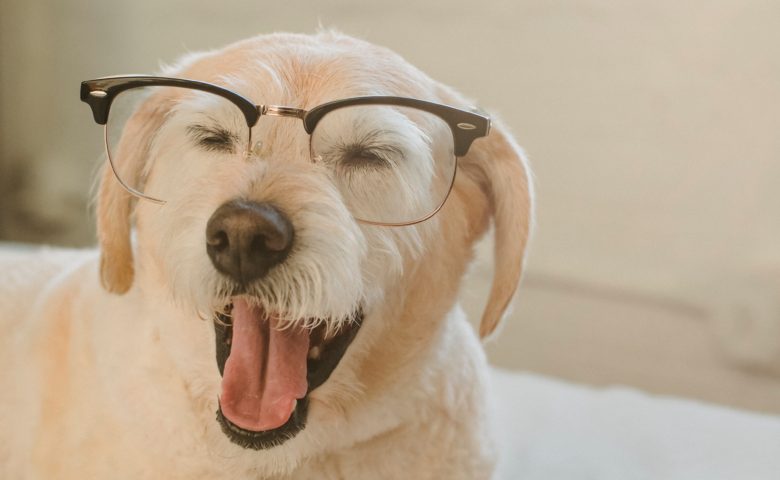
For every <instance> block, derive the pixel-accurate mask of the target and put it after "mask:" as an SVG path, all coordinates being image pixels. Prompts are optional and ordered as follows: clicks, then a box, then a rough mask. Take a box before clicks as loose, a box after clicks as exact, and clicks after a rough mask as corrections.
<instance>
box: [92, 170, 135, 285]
mask: <svg viewBox="0 0 780 480" xmlns="http://www.w3.org/2000/svg"><path fill="white" fill-rule="evenodd" d="M131 208H132V196H131V195H130V194H129V193H128V192H127V191H126V190H125V189H124V188H122V186H121V185H120V184H119V181H118V180H117V179H116V178H115V176H114V172H113V170H112V169H111V166H110V165H109V164H108V160H106V165H105V166H104V167H103V172H102V174H101V179H100V187H99V190H98V198H97V230H98V242H99V244H100V283H101V284H102V285H103V288H105V289H106V290H108V291H109V292H111V293H120V294H121V293H125V292H127V291H128V290H129V289H130V287H131V286H132V284H133V276H134V273H135V271H134V268H133V247H132V245H131V242H130V213H131Z"/></svg>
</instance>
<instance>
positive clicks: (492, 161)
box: [97, 33, 532, 451]
mask: <svg viewBox="0 0 780 480" xmlns="http://www.w3.org/2000/svg"><path fill="white" fill-rule="evenodd" d="M165 73H166V74H167V75H170V76H175V77H179V78H188V79H194V80H200V81H205V82H209V83H213V84H217V85H220V86H223V87H225V88H228V89H230V90H232V91H235V92H238V93H240V94H241V95H242V96H243V97H245V98H248V99H252V101H254V102H255V103H256V104H258V105H264V104H272V105H287V106H293V107H296V108H300V109H309V108H312V107H314V106H316V105H320V104H323V103H325V102H328V101H332V100H336V99H341V98H349V97H357V96H365V95H393V96H403V97H411V98H417V99H423V100H428V101H431V102H437V103H443V104H448V105H452V106H455V107H459V108H468V106H469V103H468V102H467V101H466V100H465V99H464V98H463V97H462V96H460V95H459V94H458V93H456V92H455V91H453V90H451V89H449V88H447V87H445V86H443V85H441V84H440V83H437V82H435V81H433V80H432V79H430V78H429V77H427V76H426V75H425V74H423V73H422V72H420V71H419V70H417V69H415V68H414V67H412V66H411V65H409V64H408V63H407V62H405V61H404V60H403V59H402V58H400V57H399V56H397V55H396V54H394V53H392V52H390V51H388V50H386V49H383V48H379V47H376V46H373V45H370V44H368V43H365V42H362V41H359V40H356V39H353V38H351V37H347V36H344V35H340V34H336V33H321V34H318V35H316V36H304V35H290V34H276V35H267V36H261V37H257V38H254V39H250V40H247V41H244V42H240V43H237V44H234V45H231V46H229V47H227V48H225V49H222V50H219V51H215V52H210V53H203V54H195V55H190V56H188V57H186V58H185V59H183V60H182V61H181V62H180V63H179V64H178V65H176V66H174V67H172V68H169V69H167V71H166V72H165ZM204 111H208V112H210V113H209V115H210V116H211V117H212V119H213V118H214V117H216V118H217V120H220V118H221V117H220V115H221V113H220V112H219V111H218V110H216V109H213V108H211V107H210V106H209V105H208V100H204V97H203V96H202V95H199V94H197V92H194V93H192V92H191V93H189V94H181V93H178V94H166V96H157V97H154V96H153V97H151V98H149V99H148V100H147V101H146V102H145V103H144V104H142V105H141V106H140V107H138V108H137V110H136V111H135V113H134V114H133V116H132V117H131V118H130V120H129V121H128V122H127V124H126V126H125V128H124V132H123V133H122V140H121V143H120V150H119V156H120V157H121V162H119V163H118V165H115V168H118V169H120V170H121V171H120V172H119V173H120V175H122V176H124V177H125V178H134V179H139V181H142V182H143V183H144V185H145V186H146V187H147V189H148V190H149V191H155V192H164V197H165V203H164V204H158V203H153V202H147V201H143V200H136V199H135V198H134V197H133V196H131V195H130V194H129V193H127V191H125V190H124V189H123V188H122V187H121V186H120V184H119V183H118V182H117V180H116V179H115V178H114V172H112V171H111V169H108V168H107V169H106V170H105V172H104V173H103V177H102V181H101V185H100V189H99V193H98V203H97V205H98V230H99V241H100V246H101V254H102V256H101V269H100V273H101V279H102V282H103V285H104V287H105V288H106V289H108V290H109V291H111V292H114V293H117V294H124V293H125V292H127V291H128V290H130V289H131V288H132V289H138V291H139V292H140V293H141V294H142V295H144V298H146V299H147V300H146V301H147V302H149V304H151V305H155V307H154V308H153V310H154V311H155V312H156V315H157V316H159V317H160V322H159V325H158V328H159V331H160V334H161V338H162V339H163V341H164V342H165V345H166V348H168V349H169V351H170V354H171V357H172V358H173V359H174V360H175V363H176V365H177V366H178V367H179V369H180V370H181V372H182V375H183V376H184V378H185V380H186V382H187V386H188V389H189V392H190V394H191V395H192V396H193V398H194V401H195V402H201V404H202V408H203V411H204V412H206V411H210V412H212V414H213V411H214V409H215V408H218V409H219V413H218V417H219V422H220V423H221V429H222V431H223V433H224V434H225V435H227V437H228V438H229V439H231V440H232V441H233V443H237V444H239V445H241V446H244V447H250V448H254V449H261V448H262V449H267V448H271V447H278V448H274V449H273V450H279V449H284V448H288V445H282V446H279V445H281V444H282V443H285V441H287V440H288V439H291V438H292V440H291V441H290V442H289V443H293V442H298V443H297V447H296V448H297V451H303V450H305V449H306V448H308V449H309V450H313V449H316V448H322V447H321V443H322V438H319V439H308V438H306V435H307V433H306V432H308V431H309V430H312V432H313V433H311V434H310V435H315V434H316V433H314V432H319V433H322V432H323V431H324V430H323V429H324V428H325V427H321V428H320V427H317V428H314V427H316V422H318V421H320V422H321V423H322V424H323V425H325V424H329V425H334V423H333V422H334V418H346V416H345V412H346V411H347V410H349V409H350V408H352V407H353V406H355V405H358V404H360V402H361V398H364V397H365V396H366V395H368V394H370V393H372V389H375V390H376V389H381V388H384V387H385V386H387V385H388V384H389V383H390V382H392V381H393V380H391V379H389V378H387V379H385V378H384V377H382V376H381V375H378V374H377V372H378V371H379V370H381V367H377V365H380V364H382V363H383V362H394V361H400V360H399V356H402V357H404V358H406V359H409V358H412V357H413V356H414V355H415V354H416V353H419V352H423V351H425V349H426V347H430V345H431V343H432V342H433V339H434V338H435V336H436V335H437V334H438V333H437V332H440V331H441V328H442V326H443V325H444V322H446V317H447V312H448V311H449V310H451V309H452V307H453V305H454V303H455V302H456V296H457V292H458V288H459V284H460V279H461V277H462V275H463V272H464V269H465V267H466V265H467V263H468V262H469V260H470V259H471V258H472V255H473V252H472V250H473V245H474V243H475V242H476V241H477V240H478V239H479V238H480V237H481V236H482V235H483V234H484V232H485V231H486V229H487V228H488V226H489V224H490V221H491V219H492V221H493V223H494V225H495V257H496V259H498V261H497V263H496V265H495V276H494V281H493V286H492V290H491V293H490V298H489V300H488V304H487V307H486V310H485V312H484V314H483V317H482V321H481V324H480V335H481V336H483V337H484V336H486V335H489V334H490V333H491V332H493V330H494V329H495V328H496V325H497V324H498V322H499V320H500V319H501V317H502V315H503V313H504V311H505V309H506V308H507V304H508V303H509V301H510V299H511V297H512V295H513V293H514V292H515V290H516V287H517V285H518V282H519V279H520V275H521V271H522V267H523V259H524V252H525V245H526V240H527V238H528V234H529V228H530V224H531V200H532V192H531V185H530V182H529V173H528V169H527V165H526V163H525V160H524V159H523V157H522V153H521V151H520V149H519V148H518V147H517V145H516V144H515V143H514V141H513V140H512V138H511V136H510V135H509V134H508V133H507V132H506V130H505V129H504V128H503V126H502V125H500V124H498V125H496V124H495V123H494V126H493V129H492V131H491V132H490V134H489V135H488V136H487V137H486V138H482V139H478V140H476V141H475V142H474V143H473V144H472V145H471V147H470V149H469V150H468V153H467V154H466V155H465V156H462V157H461V158H459V159H458V163H457V167H458V170H457V175H456V176H455V178H454V183H453V184H452V185H451V188H452V190H451V193H450V194H449V197H448V198H447V200H446V202H445V203H444V204H443V207H442V208H441V210H440V211H438V213H437V214H435V215H434V216H432V217H431V218H429V219H427V220H425V221H423V222H420V223H416V224H412V225H407V226H381V225H380V226H378V225H372V224H369V223H366V222H361V221H358V220H357V219H356V215H355V207H354V205H349V199H348V198H345V195H344V193H343V190H342V189H340V188H339V185H338V181H336V180H334V176H333V172H332V168H331V167H330V166H328V165H327V164H326V165H323V163H322V162H314V161H312V152H311V144H310V138H309V135H308V134H307V132H306V131H304V129H303V128H302V125H301V122H300V120H299V119H297V118H271V117H265V116H264V117H261V118H260V120H259V122H258V123H257V124H255V125H254V127H252V129H251V137H252V139H254V140H255V141H256V142H257V143H256V144H254V145H253V146H252V152H251V155H248V156H247V155H240V154H237V153H236V152H235V151H234V150H233V148H232V147H231V146H230V145H229V142H230V138H229V137H230V135H229V134H227V135H222V138H221V139H220V136H219V135H216V137H215V136H214V135H213V129H212V130H211V132H212V134H210V135H211V136H207V137H205V140H202V142H203V143H202V144H201V145H200V146H199V147H198V148H190V147H187V146H185V145H184V144H183V140H182V138H183V137H184V136H186V135H187V132H189V133H191V132H192V131H193V129H197V128H200V127H203V122H204V119H203V112H204ZM221 121H222V122H223V123H225V122H226V123H229V122H230V121H231V120H230V119H222V120H221ZM384 121H387V122H392V121H393V119H392V118H387V119H385V120H384ZM340 128H343V129H348V128H350V126H349V125H342V126H341V127H340ZM352 128H354V126H353V127H352ZM414 128H419V127H414ZM414 128H413V127H412V126H411V125H406V124H403V123H402V124H400V125H398V126H397V128H396V129H395V132H396V137H397V138H396V139H395V140H394V141H395V142H396V144H395V145H396V146H395V147H394V148H396V149H400V150H402V151H403V152H407V153H408V155H418V157H419V158H417V157H416V158H415V161H416V162H417V163H415V164H414V165H413V166H411V167H409V170H408V171H407V172H405V173H404V176H403V178H401V180H400V183H401V184H403V185H404V186H407V187H408V188H409V189H410V190H409V191H410V193H409V195H412V196H413V195H415V193H414V188H415V184H416V183H415V182H417V181H418V180H416V179H415V178H416V176H421V177H424V176H425V175H430V168H428V164H429V162H430V161H431V155H432V154H431V153H430V152H431V151H435V149H436V142H437V141H438V140H437V138H439V137H438V136H437V135H438V133H437V132H434V131H423V132H420V131H417V130H415V129H414ZM202 130H204V131H209V130H208V128H205V129H203V128H202ZM422 130H424V128H422ZM420 138H425V139H428V140H427V141H428V142H429V143H431V145H428V147H429V148H421V146H420V144H419V141H420ZM150 139H153V141H152V140H150ZM220 142H222V143H221V144H220ZM416 142H417V143H416ZM423 150H424V151H426V152H428V153H427V154H421V153H420V152H421V151H423ZM363 160H365V158H364V159H363ZM369 160H370V158H369ZM426 172H427V173H426ZM355 178H356V180H355V181H356V182H360V181H361V179H362V178H363V177H361V176H360V175H357V176H356V177H355ZM366 188H381V186H380V187H377V186H374V185H367V186H366ZM387 201H388V200H386V199H382V198H377V199H375V200H372V202H374V203H373V204H371V205H369V206H370V208H372V209H373V210H374V211H377V210H382V209H391V208H394V207H393V205H391V204H389V203H387V204H386V203H382V202H387ZM133 230H134V231H135V237H136V239H135V242H133V241H132V240H131V237H132V235H131V233H132V231H133ZM159 312H171V313H170V315H162V314H160V313H159ZM199 318H201V319H205V320H207V321H206V322H203V321H199V320H198V319H199ZM358 330H359V331H358ZM215 356H216V357H217V362H216V363H215V362H214V357H215ZM407 363H409V362H407ZM411 363H413V362H411ZM337 366H338V367H339V368H338V369H337V370H336V367H337ZM378 369H379V370H378ZM220 374H222V375H224V376H223V378H221V379H220ZM331 374H332V375H331ZM377 378H379V379H378V380H377ZM217 398H219V399H220V400H219V405H217V404H216V402H217ZM307 409H308V412H307ZM307 413H308V420H307ZM345 421H346V420H345ZM211 422H212V423H215V422H213V420H212V421H211ZM307 422H308V427H307V428H306V430H305V431H303V433H300V432H301V431H302V430H303V429H304V426H305V425H307ZM328 422H329V423H328ZM296 434H298V435H297V436H296ZM293 437H295V438H293ZM223 438H224V437H223ZM302 445H306V446H307V447H305V448H304V447H302ZM269 451H270V450H269Z"/></svg>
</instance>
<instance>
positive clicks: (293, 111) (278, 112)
mask: <svg viewBox="0 0 780 480" xmlns="http://www.w3.org/2000/svg"><path fill="white" fill-rule="evenodd" d="M257 112H258V113H259V114H260V115H268V116H269V117H293V118H300V119H301V120H303V117H304V116H306V110H304V109H302V108H295V107H284V106H281V105H258V106H257Z"/></svg>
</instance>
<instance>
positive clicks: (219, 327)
mask: <svg viewBox="0 0 780 480" xmlns="http://www.w3.org/2000/svg"><path fill="white" fill-rule="evenodd" d="M231 310H232V304H231V305H228V306H227V307H226V308H225V309H224V313H217V314H216V319H215V321H214V329H215V333H216V361H217V367H218V368H219V372H220V375H224V369H225V363H226V362H227V359H228V357H229V356H230V351H231V346H232V337H233V324H232V319H231V317H230V313H231ZM363 316H364V315H363V310H362V309H358V310H357V311H356V312H355V315H354V316H353V318H354V320H353V321H352V322H350V323H349V324H344V325H343V326H342V327H341V328H340V329H339V330H338V331H337V332H336V334H335V335H332V336H331V335H328V336H326V328H325V326H324V325H320V326H318V327H316V328H314V329H312V330H311V331H310V334H309V350H308V352H307V358H306V368H307V371H306V382H307V390H306V394H305V396H304V397H303V398H301V399H299V400H298V401H297V404H296V406H295V408H294V409H293V411H292V414H291V415H290V418H289V419H288V421H287V422H286V423H284V424H283V425H281V426H280V427H278V428H275V429H271V430H265V431H253V430H247V429H244V428H241V427H239V426H237V425H235V424H233V423H232V422H231V421H230V420H229V419H228V418H226V417H225V415H224V414H223V413H222V408H221V406H220V408H219V409H218V410H217V421H218V422H219V424H220V426H221V428H222V431H223V433H225V435H226V436H227V437H228V439H229V440H230V441H231V442H233V443H235V444H237V445H239V446H242V447H244V448H250V449H254V450H262V449H268V448H273V447H275V446H278V445H281V444H282V443H284V442H285V441H286V440H288V439H290V438H292V437H294V436H295V435H296V434H297V433H298V432H300V431H301V430H303V428H305V424H306V417H307V414H308V404H309V402H308V400H309V394H310V393H311V392H312V391H313V390H315V389H316V388H318V387H320V386H321V385H322V384H323V383H325V382H326V381H327V380H328V378H329V377H330V375H331V374H332V373H333V371H334V370H335V369H336V367H337V366H338V364H339V362H340V361H341V358H342V357H343V356H344V354H345V353H346V351H347V349H348V347H349V345H350V344H351V343H352V341H353V340H354V338H355V336H356V335H357V333H358V331H359V330H360V327H361V326H362V323H363Z"/></svg>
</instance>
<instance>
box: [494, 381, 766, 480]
mask: <svg viewBox="0 0 780 480" xmlns="http://www.w3.org/2000/svg"><path fill="white" fill-rule="evenodd" d="M493 381H494V390H495V391H494V398H496V399H498V401H497V405H496V409H495V413H496V416H495V418H496V428H497V429H498V431H499V433H500V437H499V438H500V445H499V447H500V452H501V457H500V461H499V467H498V471H497V475H496V477H495V478H496V479H522V480H531V479H539V480H558V479H577V480H583V479H599V480H601V479H615V480H633V479H642V480H643V479H663V480H673V479H681V480H682V479H685V480H696V479H702V480H705V479H706V480H715V479H730V480H754V479H755V480H764V479H766V480H780V417H777V416H770V415H759V414H755V413H748V412H743V411H738V410H732V409H728V408H724V407H718V406H713V405H707V404H703V403H698V402H695V401H691V400H680V399H676V398H668V397H659V396H651V395H648V394H645V393H642V392H639V391H637V390H631V389H627V388H609V389H603V390H600V389H594V388H589V387H583V386H578V385H573V384H569V383H564V382H561V381H555V380H552V379H549V378H545V377H541V376H536V375H530V374H520V373H510V372H506V371H496V372H495V374H494V375H493Z"/></svg>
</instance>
